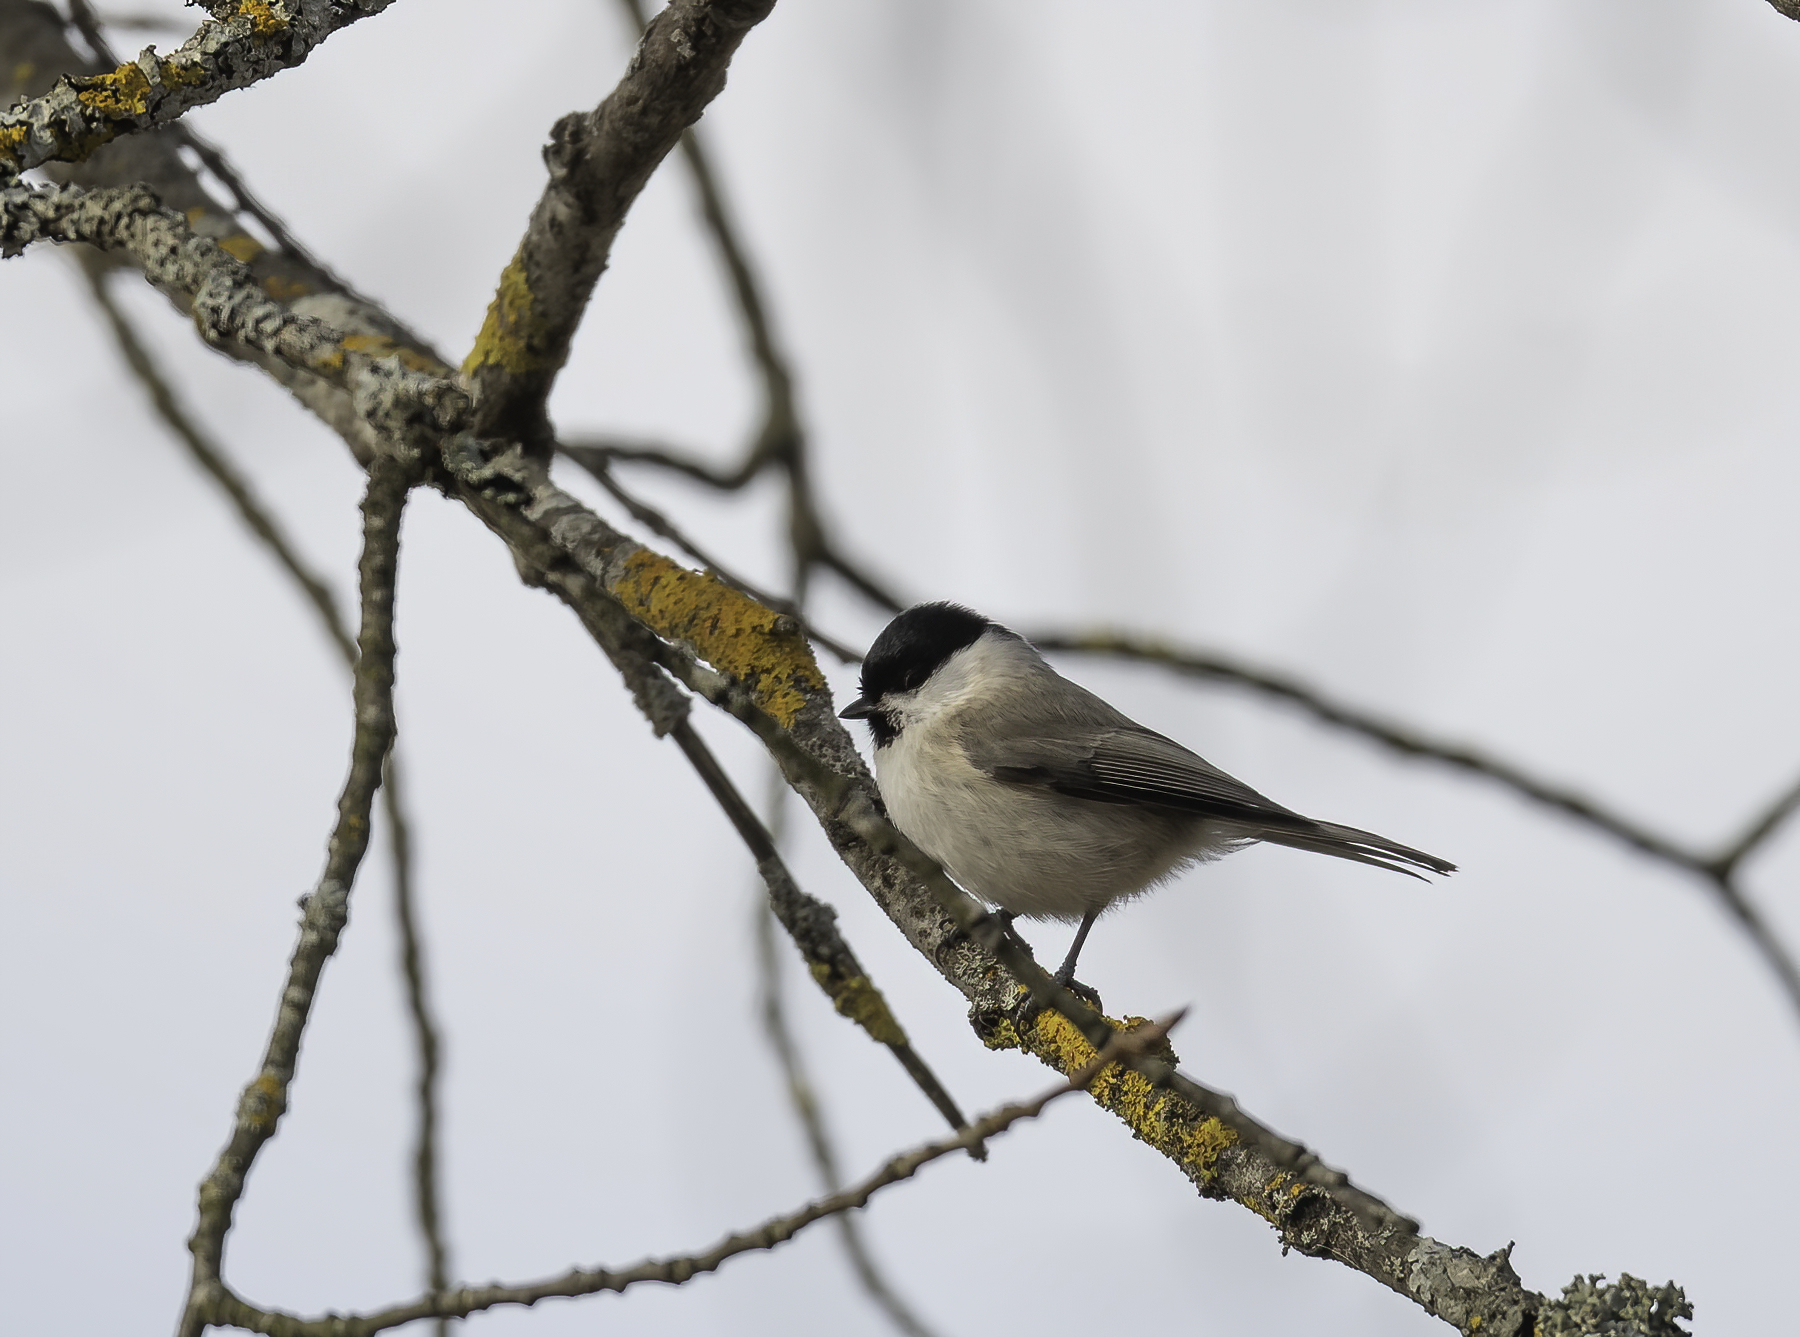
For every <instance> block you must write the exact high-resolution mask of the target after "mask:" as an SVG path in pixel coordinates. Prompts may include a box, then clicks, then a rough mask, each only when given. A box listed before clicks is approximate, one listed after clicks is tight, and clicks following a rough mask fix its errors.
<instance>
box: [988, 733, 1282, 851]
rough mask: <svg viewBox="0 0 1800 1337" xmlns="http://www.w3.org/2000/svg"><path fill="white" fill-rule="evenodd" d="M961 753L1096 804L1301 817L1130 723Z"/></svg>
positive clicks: (995, 771) (1243, 817)
mask: <svg viewBox="0 0 1800 1337" xmlns="http://www.w3.org/2000/svg"><path fill="white" fill-rule="evenodd" d="M963 750H964V753H965V754H966V755H967V756H968V758H969V762H970V764H971V765H973V766H974V767H975V768H976V769H978V770H982V771H986V772H987V773H988V774H989V775H992V776H993V777H994V778H995V779H996V780H1005V781H1007V782H1009V783H1011V784H1019V785H1031V786H1039V787H1042V788H1046V789H1052V790H1055V791H1056V792H1057V793H1059V794H1068V795H1070V796H1071V797H1074V798H1085V799H1092V800H1094V801H1096V802H1099V803H1135V804H1149V805H1151V806H1154V807H1159V808H1178V809H1181V810H1183V811H1186V812H1193V813H1198V814H1203V815H1206V816H1214V817H1221V818H1226V819H1229V820H1237V821H1248V822H1252V823H1259V824H1260V823H1261V822H1263V821H1266V820H1268V819H1271V818H1274V819H1277V820H1282V819H1286V820H1289V821H1292V822H1295V823H1298V824H1303V825H1304V826H1306V827H1310V826H1312V823H1310V822H1308V821H1307V820H1306V819H1305V818H1304V817H1301V816H1300V815H1299V814H1298V813H1296V812H1293V811H1291V810H1289V809H1287V808H1284V807H1282V806H1281V805H1280V804H1279V803H1276V802H1275V801H1274V800H1273V799H1270V798H1267V797H1265V796H1264V795H1262V794H1259V793H1257V792H1256V791H1255V790H1254V789H1252V788H1250V786H1249V785H1247V784H1245V783H1244V782H1243V781H1241V780H1238V779H1235V778H1234V777H1232V776H1230V775H1227V774H1226V773H1225V772H1224V771H1222V770H1220V769H1219V768H1218V767H1217V766H1214V765H1213V764H1212V763H1211V762H1209V761H1207V760H1206V759H1205V758H1204V757H1200V756H1197V755H1196V754H1195V753H1193V752H1190V751H1189V750H1188V749H1187V748H1185V747H1183V746H1182V745H1181V744H1180V743H1177V742H1176V741H1175V740H1174V739H1172V738H1164V737H1163V736H1162V735H1161V734H1159V733H1152V732H1151V731H1150V730H1148V729H1143V728H1139V727H1137V726H1135V725H1133V726H1127V727H1124V728H1119V727H1108V728H1096V729H1075V730H1071V731H1070V732H1069V734H1068V735H1067V736H1064V737H1055V736H1045V735H1039V736H1036V737H1032V736H1024V735H1013V736H1011V737H1004V736H1000V737H995V736H992V735H990V736H989V737H988V738H986V739H984V740H982V741H980V742H975V741H973V740H971V739H970V738H969V737H968V735H966V734H965V735H964V742H963Z"/></svg>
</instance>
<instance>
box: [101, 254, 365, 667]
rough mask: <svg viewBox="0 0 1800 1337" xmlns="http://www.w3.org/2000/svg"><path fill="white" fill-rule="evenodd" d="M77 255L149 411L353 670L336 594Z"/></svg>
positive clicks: (103, 279)
mask: <svg viewBox="0 0 1800 1337" xmlns="http://www.w3.org/2000/svg"><path fill="white" fill-rule="evenodd" d="M78 254H79V255H80V257H81V271H82V273H83V274H85V275H86V276H87V281H88V288H89V290H90V291H91V292H92V293H93V295H94V301H95V303H96V304H97V305H98V306H99V307H100V310H101V312H102V313H103V314H104V315H105V316H106V322H107V324H108V325H109V326H110V327H111V329H112V334H113V338H114V340H115V341H116V342H117V343H118V346H119V352H120V353H121V354H122V355H123V356H124V358H125V362H126V365H127V366H129V367H130V368H131V372H132V375H134V376H136V377H137V379H138V383H139V384H141V385H142V386H143V387H144V390H145V391H146V392H147V393H148V394H149V396H150V404H151V407H152V408H154V409H155V410H156V415H157V417H159V418H161V419H162V420H163V423H164V424H165V425H166V426H167V427H168V429H169V430H170V431H171V432H173V433H174V434H175V437H176V439H177V440H179V441H180V442H181V444H182V445H184V446H186V447H187V452H188V455H189V456H190V457H191V458H192V459H193V461H194V463H196V464H198V465H199V466H200V467H201V469H203V470H204V471H205V472H206V474H207V476H208V477H210V478H211V479H212V480H213V482H215V483H217V484H218V485H219V487H220V488H221V489H222V490H223V491H224V493H225V495H226V496H227V497H229V498H230V499H231V504H232V506H233V507H234V508H235V509H236V511H237V513H238V518H239V519H241V520H242V521H243V522H244V525H245V527H246V528H248V529H249V530H250V532H251V533H252V534H254V535H255V536H256V538H257V540H258V541H259V542H260V543H261V544H262V545H263V547H265V548H267V549H268V550H269V552H270V553H271V554H272V555H273V556H274V558H275V560H276V561H277V562H278V563H280V565H281V569H282V570H283V571H286V572H287V574H288V576H289V578H290V579H292V580H293V582H294V584H295V585H296V586H298V587H299V589H300V592H301V593H302V594H304V595H305V596H306V601H307V602H308V603H310V604H311V605H312V607H313V611H314V612H316V613H317V614H318V615H319V623H320V625H321V626H322V627H323V628H324V629H325V634H326V635H327V636H329V637H330V638H331V643H332V644H333V645H334V646H336V647H337V651H338V653H339V655H340V656H342V657H343V660H344V662H345V664H346V665H348V666H350V667H352V668H354V667H355V665H356V645H355V643H354V642H352V641H351V639H350V633H349V631H348V630H346V628H345V626H344V619H343V616H342V614H340V613H339V612H338V606H337V599H336V597H335V596H334V595H333V594H332V592H331V587H330V586H329V585H327V584H326V583H325V582H324V581H323V580H321V579H320V578H319V577H318V576H317V575H315V574H313V572H312V571H311V570H310V569H309V568H308V567H307V565H306V562H305V559H303V558H302V557H301V556H300V554H299V551H298V550H297V549H296V548H295V547H294V544H293V542H292V541H291V540H290V539H289V538H288V536H287V535H286V533H284V532H283V530H282V528H281V525H280V523H279V522H278V521H277V520H276V519H275V517H274V516H273V515H272V514H271V513H270V512H269V511H268V509H267V508H265V507H264V506H263V504H262V503H261V502H260V501H258V500H257V497H256V494H255V493H254V492H253V491H252V490H251V488H250V484H249V481H248V480H247V479H246V478H245V477H244V476H243V474H241V473H239V472H238V470H237V467H236V466H235V465H234V464H232V462H231V461H230V460H229V459H227V458H226V456H225V452H224V451H222V450H221V449H220V448H219V447H218V446H217V445H216V444H214V443H213V442H212V441H211V440H210V439H209V438H208V437H207V435H206V433H205V432H204V431H203V430H202V429H201V427H200V425H199V424H198V423H197V422H196V421H195V420H194V418H193V417H192V415H190V414H189V413H188V411H187V409H186V407H185V406H184V405H183V404H182V403H181V400H180V399H179V398H178V397H177V395H176V394H175V390H174V387H173V386H171V385H170V384H169V381H168V378H167V377H165V376H164V375H163V374H162V370H161V368H159V367H158V366H157V365H156V363H155V361H154V360H153V359H152V358H151V356H150V351H149V349H147V348H146V347H145V346H144V342H143V340H142V339H140V338H139V337H138V333H137V329H136V327H135V326H133V325H132V323H131V321H130V320H129V319H128V318H127V317H126V315H125V312H124V310H123V309H122V308H121V307H120V306H119V304H118V302H117V301H116V300H114V298H113V295H112V290H111V289H110V288H109V287H108V285H107V279H106V274H105V265H104V262H103V261H102V260H101V258H100V256H99V254H98V253H97V252H94V251H89V250H87V249H86V248H83V249H82V250H81V251H80V252H78Z"/></svg>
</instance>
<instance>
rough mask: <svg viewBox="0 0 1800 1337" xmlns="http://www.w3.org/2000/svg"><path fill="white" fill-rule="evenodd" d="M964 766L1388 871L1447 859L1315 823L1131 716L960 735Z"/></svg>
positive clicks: (1443, 866) (1436, 868)
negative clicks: (1066, 727)
mask: <svg viewBox="0 0 1800 1337" xmlns="http://www.w3.org/2000/svg"><path fill="white" fill-rule="evenodd" d="M963 749H964V753H965V755H967V756H968V759H969V762H970V764H971V765H973V766H975V767H976V768H977V769H979V770H983V771H986V772H987V773H988V774H989V775H992V776H993V777H994V778H995V779H996V780H1003V781H1006V782H1007V783H1010V784H1017V785H1026V786H1036V787H1040V788H1044V789H1049V790H1052V791H1054V792H1056V793H1059V794H1067V795H1069V796H1071V797H1073V798H1084V799H1090V800H1093V801H1096V802H1100V803H1127V804H1147V805H1150V806H1153V807H1159V808H1173V809H1176V810H1178V811H1182V812H1191V813H1193V814H1195V815H1196V816H1203V817H1213V818H1216V819H1218V820H1219V821H1222V822H1230V823H1235V824H1239V825H1242V826H1244V827H1245V828H1247V834H1251V835H1254V836H1255V837H1256V838H1257V839H1259V840H1266V841H1270V842H1272V843H1274V844H1278V845H1289V846H1292V847H1294V848H1297V849H1305V850H1312V851H1314V852H1316V853H1319V854H1329V855H1332V856H1334V857H1336V858H1339V859H1350V860H1353V861H1354V862H1356V863H1367V864H1374V865H1375V866H1376V867H1378V868H1388V869H1392V870H1393V871H1394V872H1400V873H1405V872H1410V871H1411V870H1410V869H1409V868H1407V867H1403V866H1402V865H1407V864H1410V865H1412V866H1414V867H1417V868H1426V869H1430V870H1431V871H1433V872H1438V873H1447V872H1450V871H1452V870H1453V869H1454V867H1455V865H1453V864H1450V863H1447V862H1445V861H1444V860H1442V859H1439V858H1437V857H1435V856H1433V855H1430V854H1426V853H1424V852H1423V851H1420V850H1415V849H1412V848H1410V847H1409V846H1406V845H1401V844H1399V843H1398V842H1396V841H1392V840H1389V839H1387V838H1386V837H1385V836H1378V835H1375V834H1374V833H1373V832H1370V831H1359V830H1357V829H1356V828H1355V827H1350V826H1339V825H1337V824H1335V823H1332V822H1316V821H1314V820H1312V819H1311V818H1310V817H1303V816H1301V815H1300V814H1299V813H1297V812H1295V811H1294V810H1293V809H1291V808H1284V807H1282V806H1281V804H1279V803H1277V802H1275V801H1274V800H1273V799H1271V798H1268V797H1266V796H1265V795H1262V794H1259V793H1257V792H1256V790H1254V789H1252V788H1250V786H1249V785H1247V784H1245V783H1244V782H1243V781H1242V780H1239V779H1237V778H1236V777H1234V776H1231V775H1228V774H1226V773H1225V772H1224V771H1222V770H1220V769H1219V768H1218V767H1217V766H1214V765H1213V764H1212V763H1211V762H1209V761H1207V760H1206V759H1205V758H1204V757H1201V756H1198V755H1197V754H1195V753H1193V752H1191V751H1189V750H1188V749H1187V748H1185V747H1183V746H1182V745H1181V744H1180V743H1177V742H1176V741H1175V740H1174V739H1172V738H1165V737H1163V735H1161V734H1159V733H1153V732H1152V731H1151V730H1149V729H1145V728H1142V727H1141V726H1139V725H1135V724H1129V723H1127V724H1125V725H1123V726H1112V727H1101V728H1094V729H1085V730H1083V729H1075V730H1071V731H1069V732H1068V733H1067V734H1066V735H1064V736H1061V737H1058V736H1055V735H1049V736H1046V735H1042V734H1040V735H1037V736H1030V735H1024V734H1012V735H1011V736H1005V735H1000V736H996V735H993V734H989V735H988V736H987V737H986V738H985V739H983V740H982V741H979V742H976V741H972V740H970V738H969V737H968V735H965V736H964V744H963Z"/></svg>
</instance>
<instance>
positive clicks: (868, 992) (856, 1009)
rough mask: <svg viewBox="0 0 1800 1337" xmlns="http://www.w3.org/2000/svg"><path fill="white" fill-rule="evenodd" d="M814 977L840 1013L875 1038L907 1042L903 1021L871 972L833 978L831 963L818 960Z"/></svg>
mask: <svg viewBox="0 0 1800 1337" xmlns="http://www.w3.org/2000/svg"><path fill="white" fill-rule="evenodd" d="M811 969H812V977H813V978H814V979H815V980H817V981H818V982H819V984H820V986H821V987H822V988H823V989H824V990H825V991H826V992H827V993H829V994H830V995H831V1005H832V1006H833V1007H835V1008H836V1009H837V1011H838V1015H839V1016H840V1017H848V1018H849V1019H850V1020H851V1021H854V1022H855V1023H856V1024H857V1025H858V1026H861V1027H862V1028H863V1029H864V1030H865V1031H867V1032H868V1033H869V1036H870V1038H871V1039H873V1040H875V1041H877V1042H878V1043H880V1044H884V1045H903V1044H905V1043H906V1032H905V1031H904V1030H902V1029H901V1028H900V1023H899V1021H898V1020H897V1019H896V1018H895V1016H894V1014H893V1012H892V1010H891V1009H890V1008H889V1007H888V1005H887V999H885V998H883V997H882V996H881V990H880V989H877V988H876V987H875V983H874V981H873V980H871V979H870V978H869V977H868V976H867V975H855V976H852V977H851V978H850V979H847V980H840V981H838V982H837V983H836V984H835V986H834V984H833V982H832V978H831V976H832V971H831V967H830V966H828V965H826V964H824V963H823V962H816V963H815V964H814V965H813V966H812V967H811Z"/></svg>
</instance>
